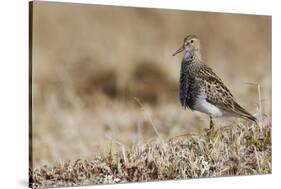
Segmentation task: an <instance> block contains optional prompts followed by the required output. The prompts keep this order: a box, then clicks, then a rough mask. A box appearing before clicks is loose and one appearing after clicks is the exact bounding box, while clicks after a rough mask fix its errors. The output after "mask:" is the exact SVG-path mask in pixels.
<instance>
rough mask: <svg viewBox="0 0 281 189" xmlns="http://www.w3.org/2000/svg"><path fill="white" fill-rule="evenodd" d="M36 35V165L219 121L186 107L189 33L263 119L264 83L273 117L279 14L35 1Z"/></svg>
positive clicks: (267, 106) (266, 107) (243, 101)
mask: <svg viewBox="0 0 281 189" xmlns="http://www.w3.org/2000/svg"><path fill="white" fill-rule="evenodd" d="M32 33H33V49H32V63H33V65H32V69H33V70H32V77H33V78H32V79H33V80H32V108H33V112H32V116H33V118H32V124H33V125H32V126H33V128H32V145H33V146H32V148H33V152H32V153H33V154H32V156H33V161H34V162H33V167H34V168H36V167H38V166H40V165H43V164H53V163H59V162H63V161H68V160H71V161H74V160H76V159H78V158H81V159H90V158H93V157H94V156H97V155H99V154H103V153H107V152H108V150H109V149H110V148H111V149H112V150H113V152H117V151H120V149H121V147H122V146H124V147H125V148H129V147H130V146H132V145H135V144H138V143H146V142H149V141H151V140H153V139H155V138H158V137H161V138H164V139H169V138H172V137H175V136H178V135H181V134H186V133H189V134H195V135H196V134H200V133H202V132H203V129H204V128H207V127H208V126H209V125H208V124H209V118H208V116H206V115H204V114H201V113H197V112H191V111H189V110H184V109H183V108H182V107H181V106H180V103H179V101H178V78H179V69H180V62H181V58H182V54H179V55H177V56H175V57H173V56H172V53H173V52H174V51H175V50H177V49H178V48H179V47H180V45H182V42H183V38H184V37H186V36H187V35H189V34H195V35H197V36H198V37H199V38H200V39H201V48H202V55H203V60H204V61H205V63H206V64H208V65H209V66H210V67H212V68H213V70H214V71H215V72H216V73H217V74H218V75H219V76H220V77H221V78H222V80H223V81H224V82H225V84H226V85H227V86H228V87H229V88H230V90H231V91H232V93H233V94H234V96H235V97H236V99H237V100H238V101H239V102H240V104H241V105H242V106H244V107H245V108H246V109H247V110H248V111H249V112H251V113H253V114H254V115H257V113H258V103H259V97H258V92H257V86H256V85H255V84H260V86H261V91H262V98H261V102H262V111H263V113H264V114H265V116H267V117H271V91H272V89H271V17H269V16H257V15H240V14H225V13H208V12H192V11H180V10H164V9H148V8H129V7H115V6H101V5H86V4H84V5H83V4H66V3H50V2H35V3H34V7H33V30H32ZM251 83H252V84H251ZM219 121H222V123H221V124H222V125H227V124H229V123H231V120H226V121H225V119H222V120H219Z"/></svg>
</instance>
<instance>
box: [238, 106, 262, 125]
mask: <svg viewBox="0 0 281 189" xmlns="http://www.w3.org/2000/svg"><path fill="white" fill-rule="evenodd" d="M234 106H235V113H236V114H237V115H239V116H241V117H242V118H244V119H247V120H250V121H253V122H255V124H257V123H258V120H257V118H256V117H255V116H253V115H252V114H250V113H249V112H247V111H246V110H245V109H244V108H242V107H241V106H240V105H239V104H238V103H235V105H234Z"/></svg>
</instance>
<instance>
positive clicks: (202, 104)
mask: <svg viewBox="0 0 281 189" xmlns="http://www.w3.org/2000/svg"><path fill="white" fill-rule="evenodd" d="M193 109H194V110H196V111H199V112H203V113H205V114H208V115H210V116H212V117H222V116H226V115H225V113H226V112H225V111H223V110H221V109H220V108H218V107H216V106H214V105H212V104H210V103H209V102H207V101H206V99H205V98H204V97H199V98H197V100H196V102H195V104H194V107H193Z"/></svg>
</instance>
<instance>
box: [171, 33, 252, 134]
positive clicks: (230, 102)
mask: <svg viewBox="0 0 281 189" xmlns="http://www.w3.org/2000/svg"><path fill="white" fill-rule="evenodd" d="M182 51H184V55H183V58H182V61H181V67H180V78H179V100H180V104H181V106H183V107H184V108H185V109H187V108H188V109H190V110H192V111H199V112H201V113H205V114H207V115H209V117H210V129H212V128H213V126H214V121H213V119H214V118H218V117H238V118H242V119H246V120H249V121H253V122H255V123H257V118H256V117H254V116H253V115H252V114H250V113H249V112H247V111H246V110H245V109H244V108H243V107H242V106H240V105H239V104H238V103H237V101H236V100H235V98H234V96H233V95H232V93H231V92H230V90H229V89H228V88H227V87H226V85H225V84H224V83H223V81H222V79H220V77H219V76H217V74H216V73H215V72H214V71H213V70H212V69H211V68H210V67H209V66H208V65H207V64H205V63H204V61H203V60H202V56H201V51H200V40H199V38H198V37H197V36H196V35H188V36H187V37H185V38H184V40H183V44H182V45H181V46H180V48H179V49H178V50H177V51H176V52H175V53H173V56H175V55H176V54H178V53H180V52H182Z"/></svg>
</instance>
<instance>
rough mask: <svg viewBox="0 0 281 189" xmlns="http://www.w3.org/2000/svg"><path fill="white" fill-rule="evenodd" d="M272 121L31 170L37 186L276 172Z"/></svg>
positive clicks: (236, 126)
mask: <svg viewBox="0 0 281 189" xmlns="http://www.w3.org/2000/svg"><path fill="white" fill-rule="evenodd" d="M271 162H272V160H271V123H270V122H268V121H264V123H263V124H260V125H259V126H257V125H255V124H252V123H245V122H241V121H240V122H238V123H234V124H233V125H231V126H228V127H223V128H220V129H215V130H213V131H212V132H211V133H206V134H203V135H200V136H190V137H187V136H182V137H175V138H171V139H169V140H167V139H165V140H162V139H160V138H158V139H156V140H154V141H150V142H148V143H146V144H138V145H135V146H134V147H132V148H131V149H128V150H124V151H123V152H122V151H121V152H119V153H116V154H113V153H112V150H111V146H109V147H108V153H107V154H105V155H103V156H97V157H94V158H93V159H92V160H81V159H78V160H77V161H75V162H64V163H61V164H58V165H56V166H53V165H45V166H42V167H40V168H38V169H35V170H34V171H33V172H32V178H31V179H32V181H33V182H32V183H33V184H32V186H33V187H34V188H40V187H62V186H82V185H91V184H110V183H126V182H143V181H156V180H170V179H188V178H202V177H214V176H236V175H254V174H268V173H271Z"/></svg>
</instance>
